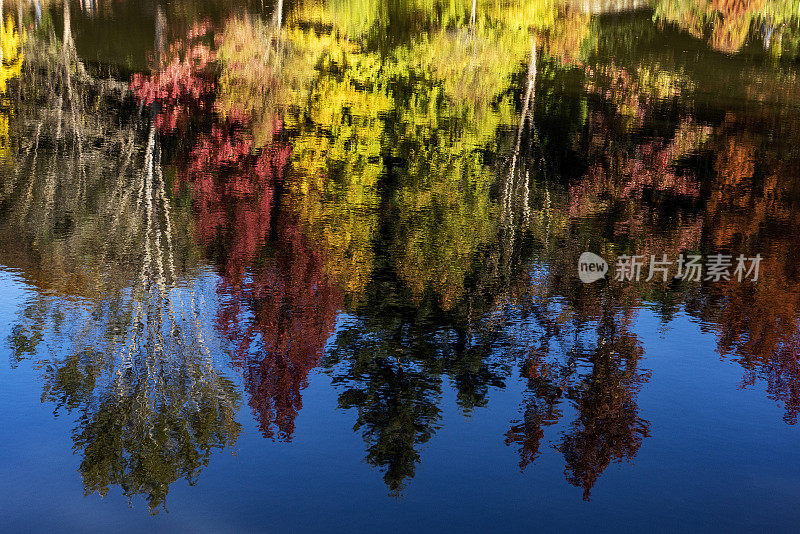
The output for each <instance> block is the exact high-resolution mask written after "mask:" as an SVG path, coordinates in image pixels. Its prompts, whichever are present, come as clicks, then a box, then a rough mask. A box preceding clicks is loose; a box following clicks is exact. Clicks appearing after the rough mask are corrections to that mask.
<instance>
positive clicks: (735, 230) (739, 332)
mask: <svg viewBox="0 0 800 534" xmlns="http://www.w3.org/2000/svg"><path fill="white" fill-rule="evenodd" d="M795 126H796V125H792V124H785V125H784V128H791V127H795ZM760 127H761V126H760V125H758V124H747V123H746V122H744V121H742V120H741V119H738V118H736V117H735V116H733V115H729V116H728V117H727V118H726V120H725V122H724V123H723V125H722V126H721V127H720V134H719V138H718V140H717V141H716V142H715V144H716V146H717V147H718V148H717V150H716V158H715V182H714V184H713V185H712V187H711V191H710V196H709V200H708V203H707V205H706V226H707V232H708V234H709V238H710V239H711V241H712V242H713V243H714V246H715V247H716V248H717V249H720V250H740V251H742V252H743V253H745V254H746V255H749V256H754V255H755V254H756V253H760V254H761V255H762V256H763V258H764V259H763V260H762V263H761V274H760V277H759V281H758V283H756V284H741V283H738V282H737V281H736V280H735V279H734V280H731V281H730V282H727V283H722V284H715V285H714V287H713V288H711V289H710V290H709V295H708V298H707V299H706V300H707V302H706V303H705V306H704V312H703V313H704V314H705V315H706V316H707V317H709V318H713V320H714V322H715V323H716V324H717V325H718V326H717V328H718V333H719V338H720V340H719V350H720V352H721V353H722V354H729V355H732V356H733V357H735V358H736V359H737V360H738V361H739V363H741V365H742V366H743V367H744V368H745V369H746V374H745V378H744V385H749V384H753V383H755V381H756V380H757V379H759V378H762V379H764V380H765V381H766V383H767V392H768V393H769V395H770V396H771V397H773V398H774V399H776V400H778V401H780V402H782V403H783V404H784V405H785V407H786V416H785V419H786V421H787V422H790V423H794V422H795V421H796V420H797V415H798V413H800V269H798V265H797V262H796V261H795V260H794V258H795V250H796V247H797V243H798V242H800V233H799V232H798V228H800V207H799V206H798V205H797V197H796V191H797V190H798V187H800V182H799V180H800V178H798V177H800V161H798V159H797V158H796V157H791V156H790V155H788V154H787V155H779V154H777V153H775V152H774V151H762V149H761V147H760V142H759V138H760V136H759V135H758V129H759V128H760ZM761 169H763V171H762V170H761ZM762 174H763V176H761V175H762Z"/></svg>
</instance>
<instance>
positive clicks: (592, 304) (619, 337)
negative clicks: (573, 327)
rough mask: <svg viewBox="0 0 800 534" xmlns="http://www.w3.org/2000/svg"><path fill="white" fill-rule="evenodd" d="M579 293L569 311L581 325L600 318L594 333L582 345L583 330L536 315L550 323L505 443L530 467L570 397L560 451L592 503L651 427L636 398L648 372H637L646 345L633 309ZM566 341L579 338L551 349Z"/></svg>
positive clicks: (528, 365)
mask: <svg viewBox="0 0 800 534" xmlns="http://www.w3.org/2000/svg"><path fill="white" fill-rule="evenodd" d="M574 297H577V298H578V300H576V301H575V302H574V305H575V306H574V307H573V308H572V309H571V313H575V314H577V317H579V318H580V319H579V321H578V324H591V323H592V322H594V321H597V327H596V332H595V333H596V338H595V339H594V341H593V342H590V343H588V344H584V343H586V341H588V340H586V341H582V340H581V339H582V338H583V335H578V333H577V332H575V333H570V332H567V331H566V330H567V329H568V328H569V327H568V326H567V325H559V324H558V323H556V322H553V321H550V320H548V319H543V318H544V315H543V314H539V317H540V320H544V321H545V323H546V324H545V325H543V326H545V328H544V334H543V336H542V339H541V340H540V341H541V343H542V345H541V346H542V348H541V349H536V350H534V351H533V352H532V354H531V355H530V356H529V358H528V360H527V361H526V362H525V365H524V366H523V373H524V375H525V376H526V377H527V378H528V385H529V391H528V393H527V394H526V398H525V401H524V403H523V411H522V420H521V421H517V422H515V423H513V424H512V426H511V429H510V430H509V431H508V433H507V434H506V444H509V445H510V444H512V443H513V444H516V445H517V447H518V448H519V454H520V458H521V459H520V468H522V469H524V468H525V467H527V466H528V465H529V464H530V463H532V462H533V461H534V460H535V459H536V458H537V457H538V456H539V451H540V447H541V442H542V439H543V438H544V431H545V428H546V427H547V426H550V425H553V424H555V423H557V422H558V420H559V419H560V418H561V417H562V416H563V415H564V411H563V410H562V408H561V407H560V404H561V402H562V401H563V400H564V399H568V400H570V401H571V402H572V406H573V407H574V409H575V410H576V412H577V414H576V418H575V420H574V421H573V422H572V424H571V426H570V429H569V430H568V431H567V432H566V434H565V435H564V436H563V438H562V440H561V442H560V444H559V445H558V446H557V447H556V448H557V450H558V451H560V452H561V453H562V454H563V456H564V460H565V463H566V469H565V475H566V477H567V481H568V482H570V483H571V484H573V485H575V486H579V487H581V488H582V489H583V492H584V493H583V497H584V499H587V500H588V499H589V495H590V492H591V489H592V487H593V486H594V484H595V482H596V481H597V478H598V477H599V476H600V474H602V472H603V471H605V469H606V468H607V467H608V466H609V465H610V464H611V462H615V461H621V460H627V461H632V460H633V458H634V457H635V456H636V453H637V452H638V451H639V448H640V447H641V445H642V441H643V440H644V438H646V437H647V436H648V435H649V426H650V425H649V423H648V422H647V421H645V420H644V419H642V418H640V417H639V409H638V405H637V401H636V396H637V394H638V392H639V389H640V388H641V386H642V384H644V383H645V382H646V381H647V380H648V379H649V374H648V373H646V372H642V371H641V370H639V369H638V362H639V360H640V359H641V357H642V356H643V350H642V348H641V346H640V344H639V341H638V339H637V338H636V336H635V335H633V334H632V333H630V331H629V328H630V321H631V316H630V314H629V313H628V312H618V313H614V312H612V311H609V310H610V309H612V308H611V306H613V305H614V304H613V302H614V301H609V299H607V298H606V299H604V298H602V296H599V295H597V294H595V293H594V292H588V293H585V294H583V295H575V296H574ZM598 297H600V298H598ZM616 298H618V296H615V299H616ZM604 305H606V306H604ZM565 339H574V340H575V341H574V342H573V343H572V344H569V345H567V346H563V345H562V346H561V350H558V349H556V348H555V347H554V346H552V345H553V344H555V345H560V344H561V343H562V342H563V340H565ZM561 351H563V352H561ZM586 369H588V370H589V371H588V372H584V370H586Z"/></svg>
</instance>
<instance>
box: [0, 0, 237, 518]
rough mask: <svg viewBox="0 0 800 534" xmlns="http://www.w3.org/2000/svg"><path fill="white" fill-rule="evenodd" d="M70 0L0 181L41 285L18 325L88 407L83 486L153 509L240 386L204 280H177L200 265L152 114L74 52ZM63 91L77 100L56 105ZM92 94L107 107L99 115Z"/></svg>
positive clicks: (199, 461) (215, 440) (65, 398)
mask: <svg viewBox="0 0 800 534" xmlns="http://www.w3.org/2000/svg"><path fill="white" fill-rule="evenodd" d="M68 9H69V8H68V6H67V5H66V4H65V13H67V14H65V20H66V21H67V22H66V24H67V27H66V28H65V32H64V35H65V36H67V38H66V40H65V41H62V43H60V44H61V46H63V50H64V51H63V52H61V53H58V54H56V55H47V54H46V53H45V54H39V55H33V54H31V55H29V57H31V56H33V57H32V59H31V63H32V64H31V65H29V69H30V70H28V71H26V72H25V73H24V74H23V76H24V78H23V79H22V80H21V82H20V83H21V91H22V93H23V94H24V96H25V98H24V99H20V100H19V101H17V102H16V104H17V105H18V106H19V107H18V118H19V121H20V122H19V127H20V128H22V129H24V130H27V131H33V132H35V134H34V135H32V136H31V137H30V138H28V139H31V140H32V141H29V142H30V143H31V144H30V145H28V147H26V148H27V149H26V150H25V151H24V152H22V151H21V154H22V157H21V159H20V160H19V161H18V162H17V171H18V173H17V174H16V175H15V180H14V181H12V182H10V183H8V184H7V187H6V188H5V190H4V192H3V204H4V206H5V207H6V210H5V211H4V213H5V216H4V219H5V221H6V222H7V223H8V224H4V225H3V228H4V232H9V233H13V234H15V235H16V236H20V237H21V239H19V238H15V239H14V240H12V239H9V238H8V237H9V236H8V235H4V236H3V242H4V244H5V245H4V247H3V250H4V253H5V254H8V255H9V256H10V257H11V258H14V257H18V258H22V259H21V260H19V263H20V265H21V266H23V267H25V268H26V270H27V272H28V273H29V276H31V277H32V278H34V280H36V281H37V285H38V288H37V294H36V295H35V296H34V297H33V298H32V300H31V302H30V303H29V305H28V306H27V307H26V309H25V310H24V312H23V313H22V315H21V317H20V322H19V324H17V325H16V326H14V328H13V329H12V335H11V338H10V340H9V341H10V344H11V347H12V350H13V355H12V357H13V358H14V359H15V361H19V360H21V359H24V358H34V357H36V358H37V368H38V369H39V370H40V372H41V376H42V379H43V382H44V390H43V394H42V400H43V402H45V401H46V402H52V403H54V404H55V405H56V409H55V411H56V413H59V412H61V411H62V410H64V411H66V412H68V413H70V412H73V411H76V412H77V413H78V419H77V425H76V427H75V429H74V431H73V443H74V449H75V451H76V452H78V453H80V454H81V456H82V460H81V464H80V467H79V471H80V473H81V475H82V477H83V484H84V488H85V491H86V492H87V494H88V493H92V492H97V493H99V494H100V495H103V496H105V495H106V494H107V493H108V492H109V490H110V488H111V487H112V486H116V485H119V486H120V487H121V489H122V492H123V494H125V495H126V496H128V497H129V498H132V497H134V496H135V495H139V494H142V495H145V497H146V499H147V501H148V504H149V506H150V509H151V511H152V512H153V513H155V512H157V511H158V509H159V508H160V507H163V506H164V505H165V498H166V495H167V493H168V491H169V487H170V485H171V484H172V483H173V482H175V481H176V480H178V479H181V478H185V479H186V480H188V481H189V482H190V483H194V481H195V480H196V479H197V477H198V475H199V473H200V471H201V470H202V468H203V467H205V466H206V465H207V464H208V461H209V459H210V457H211V454H212V451H213V450H215V449H222V448H224V447H226V446H230V445H232V444H233V443H234V442H235V441H236V439H237V437H238V434H239V431H240V426H239V424H238V423H236V421H235V419H234V416H235V413H236V411H237V409H238V405H239V402H240V401H239V399H240V396H239V393H238V392H237V391H236V388H235V387H234V384H233V382H231V381H230V380H229V379H228V378H226V377H225V376H224V375H223V374H221V373H220V372H219V371H218V370H217V369H216V367H215V365H214V362H213V359H212V356H211V348H210V346H209V343H210V342H211V340H212V339H213V336H212V335H211V334H210V332H209V329H208V324H207V322H208V321H207V320H206V319H205V311H204V310H203V300H204V297H203V295H202V291H201V290H200V289H199V285H197V284H195V283H194V282H188V283H187V284H186V285H185V286H184V287H182V288H178V287H176V285H177V284H178V283H179V282H182V280H185V278H184V277H185V276H186V274H187V273H186V271H185V270H184V269H186V268H187V267H189V266H188V265H187V262H186V259H187V252H188V251H187V250H186V246H185V245H186V244H185V241H184V239H182V238H181V237H179V236H180V234H181V232H180V226H176V225H182V224H184V223H185V221H184V220H182V219H181V217H180V216H176V215H175V214H174V213H173V211H172V201H171V200H170V199H169V197H168V195H167V184H166V180H165V178H164V176H163V173H162V167H161V161H160V160H161V147H160V143H159V140H158V134H157V128H156V125H155V123H152V124H151V125H149V126H148V127H147V128H146V129H145V128H143V127H142V126H143V125H142V123H141V121H140V120H139V119H138V117H136V116H135V115H132V114H130V113H129V111H128V110H129V108H130V101H129V100H128V98H129V97H128V95H127V93H126V91H125V90H124V88H121V87H119V86H115V85H114V84H113V82H107V81H105V80H101V79H95V78H92V77H91V76H89V75H87V74H86V73H85V71H83V67H82V65H81V64H80V63H76V62H78V59H77V56H76V55H74V54H73V53H69V52H68V51H67V50H68V47H69V46H71V44H70V43H71V42H70V39H69V37H68V36H69V17H68ZM33 46H37V47H39V49H40V50H53V49H56V50H58V48H57V47H58V46H59V44H58V43H49V44H47V45H45V44H43V43H41V42H40V41H37V42H36V43H35V44H33ZM105 84H108V85H110V86H111V88H113V90H112V91H110V92H106V93H105V95H104V96H101V95H103V91H99V89H100V88H101V87H103V86H104V85H105ZM42 88H45V90H44V91H42ZM48 89H49V90H48ZM107 90H108V89H107ZM109 93H110V94H109ZM42 100H44V101H42ZM53 102H56V103H59V102H60V103H62V104H65V106H64V107H66V110H64V111H63V113H62V112H59V113H51V112H50V110H49V109H48V107H49V105H50V104H52V103H53ZM93 104H102V106H103V107H102V109H103V113H98V114H95V115H94V116H93V117H92V118H89V117H90V113H89V112H88V110H89V109H90V108H91V107H93V106H92V105H93ZM58 109H62V108H61V107H59V108H58ZM143 130H145V131H144V132H143ZM46 133H47V135H46ZM40 158H47V159H48V161H47V162H46V163H47V164H49V165H50V166H51V168H50V169H49V171H44V172H43V171H42V167H43V165H42V162H41V161H40ZM45 168H46V167H45ZM23 169H27V170H28V171H29V172H28V174H27V176H26V175H23V174H21V172H19V171H21V170H23ZM43 176H44V178H43ZM57 193H58V194H57ZM63 207H68V208H70V207H71V208H72V209H68V210H63ZM65 212H66V213H71V214H72V217H73V218H72V219H71V220H64V219H63V217H64V215H63V214H64V213H65ZM176 230H178V231H176ZM44 244H48V246H47V247H43V245H44ZM39 250H42V251H43V253H38V254H37V251H39ZM87 251H91V255H90V256H89V257H90V261H89V262H86V261H84V258H85V257H86V255H87ZM189 268H190V267H189Z"/></svg>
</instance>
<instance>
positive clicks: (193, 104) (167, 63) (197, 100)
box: [131, 24, 216, 132]
mask: <svg viewBox="0 0 800 534" xmlns="http://www.w3.org/2000/svg"><path fill="white" fill-rule="evenodd" d="M208 31H209V27H208V26H207V25H203V24H197V25H195V26H194V27H193V28H192V29H191V30H190V31H189V34H188V36H187V39H186V40H185V41H178V42H176V43H175V44H173V45H172V46H171V47H170V48H169V50H168V51H167V52H166V53H165V54H164V57H165V59H164V60H162V61H161V64H160V65H158V68H157V69H156V70H154V71H153V72H152V73H151V74H149V75H143V74H135V75H134V76H133V79H132V80H131V89H132V90H133V92H134V93H135V94H136V96H137V98H138V100H139V102H140V103H141V105H144V106H148V105H150V104H152V103H154V102H157V103H159V104H160V105H161V110H160V112H159V113H158V114H157V116H156V125H157V126H158V128H159V130H160V131H162V132H174V131H175V130H176V129H178V128H181V130H185V129H186V127H187V124H188V121H189V120H190V119H191V118H192V114H193V113H199V112H202V111H204V110H206V111H207V110H208V107H209V105H210V102H211V99H212V98H213V91H214V87H215V85H214V82H213V77H212V75H211V73H210V72H209V70H210V66H211V64H212V63H213V62H214V60H215V59H216V58H215V54H214V52H213V51H212V50H211V49H210V48H209V47H208V46H207V45H205V44H203V43H201V42H198V40H199V38H200V37H202V36H203V35H204V34H205V33H207V32H208Z"/></svg>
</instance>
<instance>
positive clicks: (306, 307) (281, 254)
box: [132, 27, 341, 439]
mask: <svg viewBox="0 0 800 534" xmlns="http://www.w3.org/2000/svg"><path fill="white" fill-rule="evenodd" d="M207 32H208V28H207V27H196V28H194V29H193V30H192V31H191V32H190V33H189V35H188V37H187V39H186V40H184V41H180V42H178V43H177V44H176V45H174V46H172V47H171V48H170V50H169V52H168V54H166V55H167V57H171V58H172V59H170V60H168V61H165V62H164V63H163V64H162V66H161V68H160V69H159V70H157V71H155V72H154V73H152V74H151V75H149V76H138V77H136V78H135V79H134V81H133V82H132V88H133V90H134V91H135V92H136V94H137V96H138V97H139V100H140V102H141V103H142V104H143V105H149V104H152V103H154V102H155V103H156V104H157V105H158V107H157V118H156V121H157V124H158V126H159V129H160V131H161V132H162V133H165V134H174V133H176V132H180V133H181V135H182V139H181V143H180V149H179V151H178V154H177V155H176V157H175V162H176V164H177V167H178V169H177V178H178V179H177V181H176V183H175V188H176V190H180V189H181V188H184V187H187V188H188V189H189V191H190V193H191V197H192V207H193V212H194V219H195V232H196V238H197V240H198V242H199V243H200V244H201V245H203V246H204V247H205V249H206V250H207V251H208V253H209V255H210V256H212V258H214V259H215V261H216V262H217V263H218V264H219V266H220V271H221V277H222V278H221V281H220V284H219V288H218V292H219V293H220V295H221V297H222V306H221V310H220V312H219V316H218V326H219V328H220V329H221V331H222V333H223V335H224V336H225V337H226V338H227V339H228V340H229V341H230V342H231V343H232V344H233V346H234V347H235V355H236V363H237V365H239V366H240V367H241V369H242V372H243V374H244V377H245V381H246V387H247V389H248V390H249V392H250V396H251V399H250V404H251V406H252V408H253V410H254V412H255V413H256V415H257V417H258V418H259V424H260V427H261V430H262V431H263V432H264V434H265V435H267V436H270V437H272V436H273V435H274V433H275V427H277V435H278V437H279V438H280V439H291V436H292V433H293V430H294V419H295V417H296V415H297V412H298V411H299V410H300V408H301V407H302V397H301V390H302V389H303V388H304V387H305V385H306V381H307V377H308V373H309V372H310V370H311V369H313V368H314V367H315V366H316V365H317V360H318V358H319V356H320V354H321V350H322V348H323V346H324V344H325V341H326V340H327V338H328V336H329V335H330V332H331V330H332V327H333V323H334V320H335V316H336V312H337V310H338V307H339V306H340V300H341V297H340V295H339V293H338V292H336V291H335V290H334V289H333V288H332V286H331V285H330V284H328V283H327V280H326V279H325V276H324V274H323V271H324V261H323V259H324V257H323V254H322V253H320V252H317V251H314V250H312V249H311V247H310V246H309V243H308V242H307V240H306V239H305V237H304V236H303V235H302V232H301V231H300V225H299V224H297V223H296V222H295V221H294V218H293V216H291V215H284V214H280V215H279V214H278V213H277V210H278V205H277V204H278V198H277V194H276V190H277V188H279V187H280V186H281V184H282V183H283V180H284V171H285V169H286V167H287V165H288V161H289V158H290V157H291V154H292V150H291V147H290V146H289V145H288V143H286V142H285V140H284V139H283V138H281V136H280V135H279V134H280V133H281V131H282V128H283V126H282V123H281V121H280V119H278V118H277V117H275V118H273V119H271V120H272V124H271V130H272V132H271V133H270V134H269V135H267V136H262V137H265V138H266V139H268V140H269V143H268V144H267V145H266V146H258V145H257V143H256V141H255V140H254V135H253V128H252V126H253V119H252V114H251V113H249V112H246V111H244V110H243V109H238V108H236V107H235V106H232V105H231V103H230V102H228V103H226V104H225V105H224V106H223V105H218V104H217V100H218V94H217V93H218V91H217V87H218V84H217V83H216V81H215V78H214V76H213V74H214V73H213V72H212V71H211V69H210V65H211V62H212V61H214V60H215V58H216V53H215V52H214V51H212V50H210V49H209V48H208V47H206V46H205V45H203V44H197V39H198V37H201V36H202V35H204V34H205V33H207ZM240 67H241V68H245V69H246V66H244V67H243V66H241V65H240ZM262 67H263V65H262ZM223 109H224V112H225V116H224V117H223V116H221V115H220V114H219V113H218V111H221V110H223ZM259 127H260V128H261V129H263V127H264V125H263V124H260V125H259ZM270 245H272V246H270ZM267 251H270V252H271V253H270V254H267ZM265 254H266V255H267V256H268V257H266V258H265Z"/></svg>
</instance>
